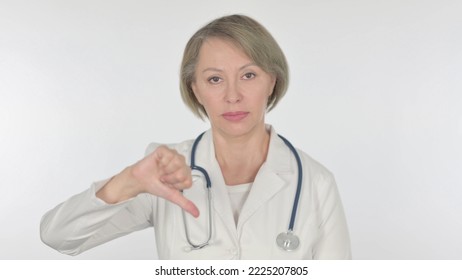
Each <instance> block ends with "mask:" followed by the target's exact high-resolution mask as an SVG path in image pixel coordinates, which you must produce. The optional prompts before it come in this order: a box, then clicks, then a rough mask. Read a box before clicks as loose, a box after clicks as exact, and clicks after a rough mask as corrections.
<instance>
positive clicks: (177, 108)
mask: <svg viewBox="0 0 462 280" xmlns="http://www.w3.org/2000/svg"><path fill="white" fill-rule="evenodd" d="M231 13H243V14H246V15H250V16H252V17H254V18H255V19H257V20H258V21H260V22H261V23H262V24H263V25H265V26H266V27H267V28H268V29H269V30H270V32H271V33H272V34H273V35H274V37H275V38H276V39H277V40H278V42H279V43H280V45H281V47H282V48H283V50H284V51H285V54H286V56H287V59H288V61H289V65H290V67H291V84H290V87H289V91H288V93H287V96H286V97H285V98H284V100H283V101H282V102H281V103H280V105H279V106H278V107H277V108H276V109H275V110H274V111H273V112H271V113H269V115H268V117H267V121H268V122H269V123H271V124H273V125H274V126H275V128H276V129H277V131H278V132H279V133H281V134H282V135H285V136H286V137H287V138H289V139H290V140H291V141H292V142H293V143H294V145H295V146H298V147H299V148H301V149H302V150H304V151H306V152H307V153H308V154H310V155H311V156H313V157H314V158H316V159H317V160H319V161H320V162H322V163H323V164H324V165H326V166H327V167H328V168H329V169H330V170H331V171H333V173H334V174H335V175H336V179H337V183H338V186H339V190H340V193H341V196H342V199H343V204H344V207H345V212H346V215H347V219H348V223H349V228H350V234H351V239H352V246H353V256H354V258H356V259H462V241H461V240H462V239H461V238H460V236H462V214H461V213H462V203H461V202H462V188H461V187H462V172H461V167H462V145H461V143H462V110H461V109H462V78H461V76H462V20H461V19H460V17H461V15H462V2H461V1H457V0H454V1H450V0H434V1H417V0H415V1H410V0H399V1H398V0H392V1H385V0H384V1H366V0H350V1H344V0H331V1H328V0H311V1H310V0H308V1H295V0H291V1H289V0H285V1H268V0H266V1H250V0H247V1H240V0H234V1H227V2H224V1H209V0H207V1H180V0H169V1H148V0H143V1H128V0H127V1H109V0H96V1H90V0H72V1H58V0H56V1H51V0H44V1H23V0H19V1H18V0H16V1H5V0H0V179H1V181H0V187H1V196H0V224H1V226H0V259H68V258H71V257H68V256H64V255H61V254H59V253H57V252H55V251H54V250H52V249H50V248H48V247H46V246H45V245H44V244H43V243H41V241H40V239H39V222H40V218H41V216H42V215H43V214H44V213H45V212H46V211H47V210H49V209H50V208H52V207H54V206H55V205H57V204H58V203H60V202H61V201H63V200H65V199H66V198H68V197H69V196H71V195H73V194H75V193H78V192H81V191H83V190H85V189H86V188H88V187H89V186H90V184H91V182H93V181H95V180H99V179H104V178H107V177H110V176H111V175H113V174H114V173H117V172H118V171H120V170H121V169H122V168H124V167H125V166H126V165H129V164H131V163H133V162H134V161H136V160H137V159H139V158H141V157H142V156H143V153H144V149H145V147H146V146H147V144H148V143H149V142H151V141H155V142H166V143H171V142H178V141H182V140H184V139H190V138H193V137H195V136H196V135H197V134H198V133H200V132H201V131H202V130H205V129H207V128H208V124H207V123H205V122H202V121H200V120H198V119H196V118H195V117H194V116H193V115H192V114H191V113H190V112H189V111H188V110H187V109H186V107H185V106H184V105H183V104H182V101H181V98H180V95H179V90H178V72H179V64H180V60H181V55H182V51H183V48H184V45H185V44H186V41H187V40H188V39H189V37H190V36H191V35H192V34H193V32H195V31H196V30H197V29H198V28H199V27H201V26H202V25H204V24H205V23H207V22H208V21H210V20H212V19H214V18H216V17H219V16H222V15H227V14H231ZM154 242H155V240H154V235H153V231H152V230H145V231H142V232H138V233H134V234H131V235H129V236H127V237H123V238H121V239H118V240H115V241H112V242H110V243H108V244H105V245H102V246H100V247H98V248H95V249H93V250H91V251H88V252H86V253H83V254H82V255H80V256H78V257H76V258H82V259H100V258H101V259H152V258H156V256H157V255H156V252H155V244H154Z"/></svg>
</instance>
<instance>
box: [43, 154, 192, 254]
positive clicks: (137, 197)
mask: <svg viewBox="0 0 462 280" xmlns="http://www.w3.org/2000/svg"><path fill="white" fill-rule="evenodd" d="M191 184H192V180H191V170H190V169H189V167H188V166H187V165H186V163H185V160H184V157H183V156H181V155H179V154H178V153H177V152H176V151H175V150H172V149H169V148H167V147H165V146H159V147H158V148H157V149H156V150H155V151H154V152H153V153H150V154H149V155H147V156H146V157H145V158H143V159H142V160H140V161H139V162H137V163H135V164H134V165H132V166H129V167H127V168H126V169H124V170H123V171H122V172H121V173H119V174H117V175H116V176H114V177H113V178H112V179H111V180H108V181H105V182H100V183H97V184H94V185H93V186H92V187H91V188H90V189H89V190H87V191H85V192H83V193H81V194H78V195H75V196H73V197H71V198H70V199H69V200H67V201H66V202H64V203H62V204H60V205H58V206H57V207H56V208H54V209H52V210H51V211H49V212H48V213H46V214H45V215H44V217H43V218H42V221H41V225H40V233H41V238H42V241H43V242H44V243H46V244H47V245H49V246H51V247H53V248H55V249H56V250H58V251H60V252H62V253H65V254H70V255H76V254H79V253H80V252H82V251H85V250H87V249H89V248H92V247H94V246H97V245H99V244H101V243H104V242H107V241H109V240H112V239H114V238H116V237H120V236H122V235H126V234H128V233H130V232H133V231H136V230H140V229H143V228H146V227H148V226H150V225H151V224H152V221H150V217H151V216H152V215H150V212H151V211H152V196H151V195H154V196H159V197H162V198H165V199H167V200H170V201H171V202H173V203H175V204H178V205H179V206H180V207H182V208H183V209H185V211H188V212H189V213H191V214H192V215H193V216H195V217H197V216H198V215H199V211H198V210H197V207H196V206H195V205H194V204H193V203H192V202H191V201H189V200H187V199H186V198H184V197H183V196H182V194H181V190H182V189H185V188H188V187H190V186H191Z"/></svg>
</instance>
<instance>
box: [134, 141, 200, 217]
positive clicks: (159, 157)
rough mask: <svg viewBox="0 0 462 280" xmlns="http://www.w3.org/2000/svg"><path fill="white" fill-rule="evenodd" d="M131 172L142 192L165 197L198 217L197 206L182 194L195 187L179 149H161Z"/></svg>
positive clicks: (137, 164)
mask: <svg viewBox="0 0 462 280" xmlns="http://www.w3.org/2000/svg"><path fill="white" fill-rule="evenodd" d="M131 169H132V176H133V179H134V180H135V181H136V185H138V187H139V188H140V192H145V193H150V194H152V195H155V196H159V197H162V198H165V199H167V200H169V201H171V202H173V203H175V204H177V205H179V206H180V207H181V208H183V209H184V210H185V211H187V212H189V213H190V214H191V215H193V216H194V217H197V216H199V210H198V209H197V207H196V206H195V205H194V203H192V202H191V201H190V200H188V199H187V198H185V197H184V196H183V194H182V192H181V190H184V189H186V188H189V187H191V185H192V177H191V168H190V167H189V165H187V164H186V160H185V158H184V156H183V155H180V154H179V153H178V152H177V151H176V150H174V149H170V148H168V147H166V146H159V147H158V148H157V149H156V150H154V152H152V153H151V154H149V155H147V156H146V157H145V158H143V159H142V160H140V161H139V162H137V163H135V164H134V165H133V166H132V168H131Z"/></svg>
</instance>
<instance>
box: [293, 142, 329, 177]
mask: <svg viewBox="0 0 462 280" xmlns="http://www.w3.org/2000/svg"><path fill="white" fill-rule="evenodd" d="M297 152H298V154H299V155H300V159H301V161H302V165H303V170H304V172H305V173H308V174H309V175H310V177H311V178H312V179H324V180H334V175H333V173H332V172H331V171H330V170H329V169H328V168H327V167H325V166H324V165H323V164H321V163H320V162H319V161H317V160H316V159H314V158H312V157H311V156H310V155H308V154H307V153H305V152H304V151H302V150H300V149H297Z"/></svg>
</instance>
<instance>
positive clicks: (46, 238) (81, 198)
mask: <svg viewBox="0 0 462 280" xmlns="http://www.w3.org/2000/svg"><path fill="white" fill-rule="evenodd" d="M107 181H108V180H106V181H102V182H98V183H94V184H93V185H92V186H91V188H90V189H88V190H86V191H84V192H82V193H80V194H77V195H75V196H73V197H71V198H70V199H68V200H67V201H65V202H63V203H61V204H60V205H58V206H56V207H55V208H54V209H52V210H50V211H48V212H47V213H46V214H45V215H44V216H43V218H42V220H41V223H40V237H41V239H42V241H43V242H44V243H45V244H47V245H49V246H50V247H52V248H54V249H56V250H58V251H59V252H61V253H64V254H68V255H77V254H80V253H81V252H83V251H85V250H88V249H90V248H92V247H95V246H97V245H100V244H102V243H105V242H107V241H109V240H112V239H114V238H117V237H120V236H123V235H126V234H128V233H130V232H134V231H137V230H141V229H144V228H146V227H148V226H151V225H152V221H151V217H152V215H151V211H152V209H153V208H152V201H153V199H152V197H151V196H150V195H149V194H140V195H138V196H137V197H135V198H132V199H129V200H126V201H123V202H120V203H117V204H106V203H105V202H104V201H103V200H101V199H99V198H97V197H96V195H95V194H96V192H97V191H98V190H99V189H100V188H101V187H103V186H104V185H105V184H106V183H107Z"/></svg>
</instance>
